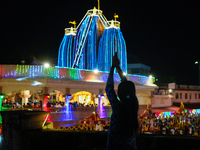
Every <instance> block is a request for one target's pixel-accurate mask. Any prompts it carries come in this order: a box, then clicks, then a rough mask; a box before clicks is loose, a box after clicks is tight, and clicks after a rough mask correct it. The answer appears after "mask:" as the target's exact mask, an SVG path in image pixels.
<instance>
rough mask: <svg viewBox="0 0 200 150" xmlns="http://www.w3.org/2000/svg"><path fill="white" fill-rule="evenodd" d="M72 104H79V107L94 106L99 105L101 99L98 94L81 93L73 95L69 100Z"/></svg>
mask: <svg viewBox="0 0 200 150" xmlns="http://www.w3.org/2000/svg"><path fill="white" fill-rule="evenodd" d="M69 102H70V103H72V104H73V103H77V105H78V106H94V105H98V104H99V99H98V96H97V95H96V94H93V93H90V92H87V91H80V92H76V93H74V94H72V96H71V98H69Z"/></svg>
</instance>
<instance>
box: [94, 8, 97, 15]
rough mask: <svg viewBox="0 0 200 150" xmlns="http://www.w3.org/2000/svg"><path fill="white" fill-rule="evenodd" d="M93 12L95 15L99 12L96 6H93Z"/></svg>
mask: <svg viewBox="0 0 200 150" xmlns="http://www.w3.org/2000/svg"><path fill="white" fill-rule="evenodd" d="M93 14H94V15H96V14H97V9H96V7H94V8H93Z"/></svg>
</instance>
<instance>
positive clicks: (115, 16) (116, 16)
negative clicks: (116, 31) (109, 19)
mask: <svg viewBox="0 0 200 150" xmlns="http://www.w3.org/2000/svg"><path fill="white" fill-rule="evenodd" d="M114 18H115V21H116V18H119V16H118V15H116V13H115V14H114Z"/></svg>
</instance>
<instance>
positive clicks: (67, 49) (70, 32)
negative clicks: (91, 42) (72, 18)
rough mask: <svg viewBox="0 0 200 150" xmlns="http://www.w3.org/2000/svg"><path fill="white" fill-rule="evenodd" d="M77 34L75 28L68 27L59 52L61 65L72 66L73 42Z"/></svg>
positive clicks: (59, 63)
mask: <svg viewBox="0 0 200 150" xmlns="http://www.w3.org/2000/svg"><path fill="white" fill-rule="evenodd" d="M75 35H76V29H75V28H72V27H71V28H66V29H65V35H64V37H63V40H62V42H61V44H60V48H59V52H58V66H60V67H71V66H72V63H73V62H72V61H73V57H74V56H73V55H72V54H73V42H74V37H75Z"/></svg>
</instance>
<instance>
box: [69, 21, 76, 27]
mask: <svg viewBox="0 0 200 150" xmlns="http://www.w3.org/2000/svg"><path fill="white" fill-rule="evenodd" d="M69 23H71V24H73V25H74V28H76V20H74V21H73V22H72V21H70V22H69Z"/></svg>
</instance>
